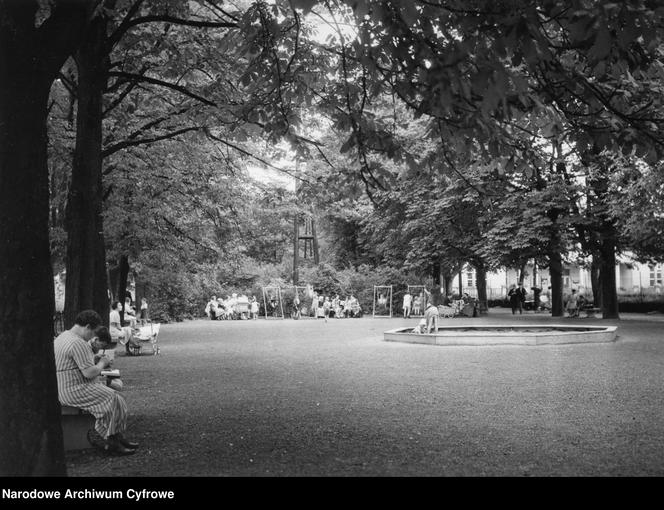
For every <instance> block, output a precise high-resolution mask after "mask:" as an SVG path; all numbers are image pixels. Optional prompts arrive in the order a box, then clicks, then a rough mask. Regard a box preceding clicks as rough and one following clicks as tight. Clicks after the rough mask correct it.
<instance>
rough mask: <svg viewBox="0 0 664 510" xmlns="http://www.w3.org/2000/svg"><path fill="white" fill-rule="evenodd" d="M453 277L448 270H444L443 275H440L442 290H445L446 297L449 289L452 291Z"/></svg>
mask: <svg viewBox="0 0 664 510" xmlns="http://www.w3.org/2000/svg"><path fill="white" fill-rule="evenodd" d="M453 277H454V275H453V274H452V273H451V271H449V270H446V271H445V272H444V273H443V275H442V279H443V288H444V289H445V295H446V296H447V295H449V294H450V293H451V289H452V278H453Z"/></svg>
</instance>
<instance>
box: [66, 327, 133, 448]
mask: <svg viewBox="0 0 664 510" xmlns="http://www.w3.org/2000/svg"><path fill="white" fill-rule="evenodd" d="M54 351H55V369H56V375H57V378H58V398H59V400H60V403H61V404H62V405H68V406H72V407H78V408H79V409H84V410H86V411H88V412H89V413H90V414H92V415H93V416H94V417H95V418H96V421H95V430H96V431H97V432H99V434H100V435H101V436H102V437H103V438H107V437H108V436H110V435H113V434H117V433H120V432H124V431H125V429H126V427H127V404H126V402H125V400H124V398H122V396H121V395H120V394H119V393H118V392H117V391H115V390H113V389H111V388H109V387H108V386H106V385H104V384H103V383H100V382H99V381H98V378H96V377H95V378H93V379H87V378H86V377H85V376H84V375H83V372H81V370H82V369H85V368H87V367H91V366H93V365H94V361H93V356H94V353H93V352H92V347H90V344H88V343H87V342H86V341H85V340H83V339H82V338H81V337H79V336H78V335H75V334H74V333H72V332H71V330H68V331H64V332H63V333H62V334H60V335H59V336H58V337H57V338H56V339H55V342H54Z"/></svg>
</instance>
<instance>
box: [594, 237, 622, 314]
mask: <svg viewBox="0 0 664 510" xmlns="http://www.w3.org/2000/svg"><path fill="white" fill-rule="evenodd" d="M613 234H614V232H613V227H611V226H609V227H607V228H606V231H605V232H602V234H601V235H600V248H599V250H600V261H599V275H600V276H599V279H600V286H601V290H602V292H601V294H600V295H601V296H602V318H603V319H619V318H620V315H619V311H618V291H617V290H616V245H615V241H614V236H613Z"/></svg>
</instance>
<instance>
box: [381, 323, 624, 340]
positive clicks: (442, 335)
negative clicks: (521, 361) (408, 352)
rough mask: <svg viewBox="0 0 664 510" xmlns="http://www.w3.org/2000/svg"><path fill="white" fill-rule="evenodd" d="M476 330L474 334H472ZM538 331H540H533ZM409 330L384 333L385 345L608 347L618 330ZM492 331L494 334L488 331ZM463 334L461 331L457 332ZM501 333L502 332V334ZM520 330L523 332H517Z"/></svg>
mask: <svg viewBox="0 0 664 510" xmlns="http://www.w3.org/2000/svg"><path fill="white" fill-rule="evenodd" d="M473 328H476V329H477V331H472V329H473ZM538 328H541V329H542V331H533V330H536V329H538ZM412 329H413V328H412V327H401V328H396V329H392V330H389V331H385V332H384V334H383V339H384V340H385V341H387V342H405V343H417V344H428V345H509V344H513V345H544V344H580V343H608V342H614V341H615V340H616V338H617V333H616V332H617V329H618V328H617V326H592V325H588V326H586V325H574V324H524V325H505V324H482V325H468V324H458V325H443V326H439V327H438V331H436V332H435V333H423V334H422V333H420V334H418V333H413V332H412ZM491 329H493V331H491ZM460 330H462V331H460ZM501 330H503V331H501ZM519 330H523V331H519Z"/></svg>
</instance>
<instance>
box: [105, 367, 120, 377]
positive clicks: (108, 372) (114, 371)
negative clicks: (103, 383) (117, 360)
mask: <svg viewBox="0 0 664 510" xmlns="http://www.w3.org/2000/svg"><path fill="white" fill-rule="evenodd" d="M101 375H104V376H106V377H120V370H118V369H117V368H112V369H109V368H105V369H104V370H102V371H101Z"/></svg>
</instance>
